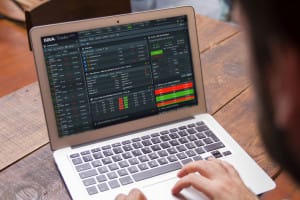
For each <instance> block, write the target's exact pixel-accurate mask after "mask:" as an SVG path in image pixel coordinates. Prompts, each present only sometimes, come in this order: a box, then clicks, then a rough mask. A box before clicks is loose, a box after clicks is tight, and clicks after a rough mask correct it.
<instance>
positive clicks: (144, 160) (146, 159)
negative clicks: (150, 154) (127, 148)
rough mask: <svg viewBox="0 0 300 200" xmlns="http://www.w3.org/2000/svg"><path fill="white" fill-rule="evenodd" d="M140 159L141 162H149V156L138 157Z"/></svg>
mask: <svg viewBox="0 0 300 200" xmlns="http://www.w3.org/2000/svg"><path fill="white" fill-rule="evenodd" d="M138 159H139V160H140V161H141V162H147V161H149V158H147V156H145V155H143V156H140V157H138Z"/></svg>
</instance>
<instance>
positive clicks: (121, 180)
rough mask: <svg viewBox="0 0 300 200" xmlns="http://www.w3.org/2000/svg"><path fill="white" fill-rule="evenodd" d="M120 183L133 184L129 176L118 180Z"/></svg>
mask: <svg viewBox="0 0 300 200" xmlns="http://www.w3.org/2000/svg"><path fill="white" fill-rule="evenodd" d="M119 181H120V183H121V184H122V185H128V184H130V183H133V180H132V179H131V178H130V176H125V177H122V178H120V179H119Z"/></svg>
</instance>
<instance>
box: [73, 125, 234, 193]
mask: <svg viewBox="0 0 300 200" xmlns="http://www.w3.org/2000/svg"><path fill="white" fill-rule="evenodd" d="M224 147H225V145H224V144H223V143H222V142H221V141H220V140H219V138H218V137H217V136H216V135H215V134H214V133H213V132H212V131H211V130H209V128H208V127H207V126H206V125H205V124H204V122H197V123H192V124H188V125H186V126H180V127H177V128H173V129H170V130H165V131H161V132H159V133H153V134H150V135H146V136H143V137H140V138H134V139H132V140H125V141H122V142H119V143H115V144H112V145H106V146H102V147H99V148H94V149H91V150H87V151H83V152H80V153H75V154H71V155H70V158H71V160H72V162H73V165H74V167H75V169H76V171H77V172H78V173H79V176H80V178H81V179H82V183H83V185H84V186H85V187H86V190H87V192H88V194H89V195H94V194H97V193H99V192H105V191H108V190H112V189H115V188H118V187H120V186H122V185H128V184H131V183H134V182H138V181H141V180H144V179H148V178H151V177H155V176H158V175H161V174H165V173H167V172H171V171H175V170H178V169H181V168H182V166H183V165H185V164H187V163H189V162H192V161H197V160H202V159H207V158H208V157H210V156H213V157H215V158H220V157H224V156H228V155H230V154H231V152H230V151H224V152H221V151H220V149H223V148H224ZM207 152H210V154H209V155H210V156H207V157H202V156H203V155H204V154H205V155H207Z"/></svg>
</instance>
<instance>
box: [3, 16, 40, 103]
mask: <svg viewBox="0 0 300 200" xmlns="http://www.w3.org/2000/svg"><path fill="white" fill-rule="evenodd" d="M36 80H37V77H36V72H35V67H34V61H33V56H32V53H31V52H30V51H29V47H28V41H27V36H26V31H25V29H24V28H23V27H21V26H18V25H15V24H13V23H11V22H8V21H5V20H0V97H1V96H4V95H6V94H8V93H11V92H13V91H15V90H17V89H19V88H21V87H23V86H25V85H28V84H30V83H33V82H34V81H36Z"/></svg>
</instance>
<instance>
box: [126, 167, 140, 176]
mask: <svg viewBox="0 0 300 200" xmlns="http://www.w3.org/2000/svg"><path fill="white" fill-rule="evenodd" d="M128 171H129V172H130V173H131V174H134V173H136V172H138V171H139V170H138V168H137V167H136V166H131V167H128Z"/></svg>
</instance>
